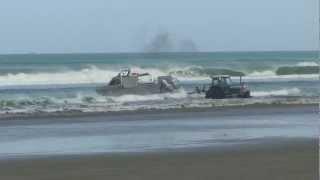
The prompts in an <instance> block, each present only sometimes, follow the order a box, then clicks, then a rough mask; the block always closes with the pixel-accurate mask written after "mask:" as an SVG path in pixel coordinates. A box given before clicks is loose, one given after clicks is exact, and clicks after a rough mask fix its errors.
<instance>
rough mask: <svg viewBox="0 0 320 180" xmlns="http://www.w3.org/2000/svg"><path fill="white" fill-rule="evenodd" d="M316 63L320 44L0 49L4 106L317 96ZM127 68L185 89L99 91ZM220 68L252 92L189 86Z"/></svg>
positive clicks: (1, 109)
mask: <svg viewBox="0 0 320 180" xmlns="http://www.w3.org/2000/svg"><path fill="white" fill-rule="evenodd" d="M318 65H319V62H318V52H316V51H296V52H214V53H155V54H145V53H131V54H130V53H118V54H11V55H0V114H10V113H11V114H15V113H39V112H68V111H81V112H101V111H119V110H136V109H150V108H153V109H154V108H155V109H167V108H176V107H185V106H194V107H199V106H228V105H230V104H232V105H234V104H252V103H275V102H279V101H281V102H285V103H290V102H294V103H297V102H298V103H301V104H303V103H310V102H311V103H315V102H317V101H318V97H319V95H320V91H319V90H320V84H319V66H318ZM122 68H131V69H132V71H134V72H139V73H143V72H149V73H151V74H152V75H153V76H155V77H156V76H160V75H172V76H174V77H176V78H177V79H178V80H179V81H180V84H181V85H182V89H181V90H180V91H179V92H177V93H174V94H155V95H147V96H138V95H130V94H128V95H124V96H120V97H105V96H101V95H99V94H97V93H96V91H95V90H96V88H97V87H99V86H103V85H106V84H107V83H108V81H109V80H111V78H112V77H113V76H115V75H117V73H118V72H119V70H120V69H122ZM217 74H228V75H231V76H232V77H233V80H234V81H235V82H237V81H238V77H237V76H239V75H242V76H243V79H244V81H245V82H246V83H247V84H248V86H249V87H250V89H251V91H252V96H253V97H252V98H251V99H249V100H241V99H232V100H206V99H204V97H203V96H201V95H195V94H193V95H191V94H189V93H190V92H192V91H193V90H194V88H195V87H196V86H201V85H203V84H209V83H210V78H209V77H210V76H211V75H217Z"/></svg>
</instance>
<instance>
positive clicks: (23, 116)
mask: <svg viewBox="0 0 320 180" xmlns="http://www.w3.org/2000/svg"><path fill="white" fill-rule="evenodd" d="M301 107H302V108H306V109H308V108H310V109H311V110H310V112H311V113H318V112H319V104H318V103H310V104H260V103H257V104H248V105H234V106H213V107H180V108H168V109H152V108H151V109H138V110H120V111H103V112H99V111H98V112H83V111H62V112H39V113H32V114H29V113H16V114H1V116H0V121H2V120H28V119H42V118H77V117H99V116H104V117H109V116H111V117H112V116H130V115H137V114H145V115H152V114H166V113H170V114H172V113H184V112H216V113H219V112H220V113H221V112H222V113H223V112H228V111H231V112H232V111H237V110H239V111H243V110H247V111H251V112H254V110H261V109H264V111H266V110H269V111H271V112H273V111H275V112H277V111H279V110H280V111H281V109H283V108H285V109H290V108H301Z"/></svg>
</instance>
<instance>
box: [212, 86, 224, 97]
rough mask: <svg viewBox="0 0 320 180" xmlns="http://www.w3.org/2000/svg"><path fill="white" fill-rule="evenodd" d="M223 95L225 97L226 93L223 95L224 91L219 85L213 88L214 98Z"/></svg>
mask: <svg viewBox="0 0 320 180" xmlns="http://www.w3.org/2000/svg"><path fill="white" fill-rule="evenodd" d="M225 97H226V95H225V93H224V91H223V89H222V88H219V87H218V88H215V90H214V99H223V98H225Z"/></svg>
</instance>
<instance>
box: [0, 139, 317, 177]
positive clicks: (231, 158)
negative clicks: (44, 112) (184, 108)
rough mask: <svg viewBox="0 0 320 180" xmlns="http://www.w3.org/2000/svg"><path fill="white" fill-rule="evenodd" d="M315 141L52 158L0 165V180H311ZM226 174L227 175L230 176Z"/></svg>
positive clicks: (288, 141) (315, 147)
mask: <svg viewBox="0 0 320 180" xmlns="http://www.w3.org/2000/svg"><path fill="white" fill-rule="evenodd" d="M318 147H319V146H318V140H317V139H304V138H291V139H282V140H281V139H275V140H270V141H269V142H267V143H266V144H254V145H248V146H244V147H242V148H241V147H240V148H238V149H229V150H221V151H219V150H214V149H202V150H201V149H198V150H194V151H179V152H163V153H141V154H98V155H71V156H52V157H43V158H33V159H17V160H4V161H0V178H1V179H6V180H20V179H21V180H22V179H23V180H29V179H30V180H36V179H41V180H46V179H78V180H82V179H83V180H84V179H89V178H90V179H114V180H117V179H119V180H120V179H121V180H126V179H130V180H131V179H155V180H158V179H159V180H160V179H185V180H189V179H190V180H191V179H221V178H222V177H223V178H224V179H247V180H251V179H252V180H256V179H260V180H270V179H288V180H289V179H290V180H301V179H314V180H315V179H317V178H318V169H319V167H318V157H319V154H318V152H319V151H318ZM230 172H232V173H230Z"/></svg>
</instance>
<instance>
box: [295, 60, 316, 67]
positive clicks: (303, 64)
mask: <svg viewBox="0 0 320 180" xmlns="http://www.w3.org/2000/svg"><path fill="white" fill-rule="evenodd" d="M297 66H319V64H318V63H317V62H313V61H304V62H299V63H297Z"/></svg>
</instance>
